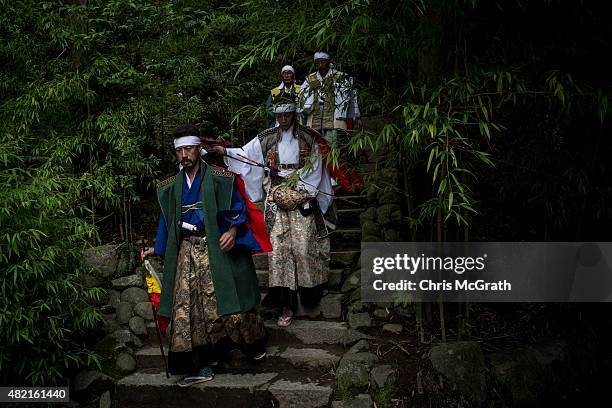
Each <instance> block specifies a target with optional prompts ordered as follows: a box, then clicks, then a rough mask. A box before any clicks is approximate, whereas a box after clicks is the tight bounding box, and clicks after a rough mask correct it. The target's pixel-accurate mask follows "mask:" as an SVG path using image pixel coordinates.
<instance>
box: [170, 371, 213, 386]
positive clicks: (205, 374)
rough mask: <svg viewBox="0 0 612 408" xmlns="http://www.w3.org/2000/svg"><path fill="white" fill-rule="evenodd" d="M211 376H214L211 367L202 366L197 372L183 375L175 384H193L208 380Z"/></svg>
mask: <svg viewBox="0 0 612 408" xmlns="http://www.w3.org/2000/svg"><path fill="white" fill-rule="evenodd" d="M213 378H215V373H214V372H213V370H212V368H210V367H204V368H202V369H201V370H200V371H199V372H198V373H197V374H193V375H192V374H189V375H186V376H183V377H182V378H181V379H180V380H178V382H177V383H176V384H177V385H178V386H179V387H189V386H191V385H194V384H198V383H202V382H206V381H210V380H212V379H213Z"/></svg>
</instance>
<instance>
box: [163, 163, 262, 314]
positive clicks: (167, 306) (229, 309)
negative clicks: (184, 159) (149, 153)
mask: <svg viewBox="0 0 612 408" xmlns="http://www.w3.org/2000/svg"><path fill="white" fill-rule="evenodd" d="M200 172H201V176H202V177H201V180H202V189H201V191H202V204H203V207H204V224H205V226H206V242H207V245H208V258H209V263H210V270H211V275H212V278H213V284H214V286H215V294H216V296H217V314H218V315H219V316H223V315H229V314H234V313H244V312H248V311H249V310H251V309H253V307H255V306H256V305H257V304H259V301H260V298H261V294H260V292H259V286H258V282H257V275H256V273H255V265H254V264H253V258H252V257H251V254H250V253H249V252H248V251H245V250H244V249H241V248H238V247H235V248H233V249H232V250H230V251H228V252H223V251H222V250H221V247H220V245H219V237H220V235H221V234H220V232H219V224H218V218H217V217H218V212H219V211H227V210H229V209H230V205H231V202H232V191H233V188H234V175H233V174H232V173H230V172H226V171H224V170H222V169H219V168H215V167H211V166H209V165H207V164H206V162H204V161H200ZM184 179H185V171H184V170H181V171H180V172H179V174H178V175H177V176H176V179H175V180H174V182H173V183H170V184H168V185H165V186H162V187H160V188H158V189H157V198H158V200H159V205H160V207H161V210H162V212H163V214H164V218H165V219H166V226H167V228H168V242H167V243H166V253H165V257H164V279H163V285H162V288H163V289H162V293H161V299H160V302H159V309H158V311H157V313H158V314H159V315H160V316H165V317H172V310H173V302H174V279H175V275H176V263H177V257H178V250H179V247H180V239H181V229H180V222H181V205H182V191H183V180H184Z"/></svg>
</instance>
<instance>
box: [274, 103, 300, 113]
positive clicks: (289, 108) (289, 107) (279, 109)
mask: <svg viewBox="0 0 612 408" xmlns="http://www.w3.org/2000/svg"><path fill="white" fill-rule="evenodd" d="M285 112H295V104H293V103H283V104H281V105H276V107H275V108H274V113H285Z"/></svg>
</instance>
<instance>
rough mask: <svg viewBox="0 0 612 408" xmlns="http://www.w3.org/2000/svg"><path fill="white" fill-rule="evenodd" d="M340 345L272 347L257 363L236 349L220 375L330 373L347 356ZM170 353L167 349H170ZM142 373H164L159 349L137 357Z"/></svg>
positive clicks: (141, 352)
mask: <svg viewBox="0 0 612 408" xmlns="http://www.w3.org/2000/svg"><path fill="white" fill-rule="evenodd" d="M343 351H344V350H343V349H342V348H341V347H339V346H333V345H332V346H327V345H325V346H319V347H316V348H315V347H306V346H302V345H280V346H275V345H270V346H268V347H267V349H266V353H267V355H266V357H265V358H263V359H261V360H258V361H254V360H252V359H249V358H247V357H245V355H244V354H243V353H242V352H240V351H238V350H234V351H232V352H231V353H230V355H229V358H227V360H226V361H222V362H220V363H219V365H218V366H217V367H216V368H215V371H216V372H217V373H224V372H231V373H234V374H236V373H263V372H276V373H279V372H291V371H295V370H296V369H297V370H319V371H321V372H330V371H331V370H334V369H335V368H336V366H337V365H338V362H339V361H340V358H341V357H342V354H343ZM166 353H167V350H166ZM134 357H135V358H136V363H137V366H138V369H139V370H141V371H142V370H146V371H147V372H154V371H157V372H160V373H161V372H163V371H164V361H163V358H162V356H161V352H160V350H159V346H153V345H150V346H145V347H143V348H142V349H140V350H138V351H137V352H136V354H135V355H134Z"/></svg>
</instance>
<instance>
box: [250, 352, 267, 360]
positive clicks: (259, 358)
mask: <svg viewBox="0 0 612 408" xmlns="http://www.w3.org/2000/svg"><path fill="white" fill-rule="evenodd" d="M265 356H266V352H265V351H263V352H261V353H260V354H256V355H254V356H253V357H251V358H252V359H253V360H255V361H259V360H261V359H262V358H264V357H265Z"/></svg>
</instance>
